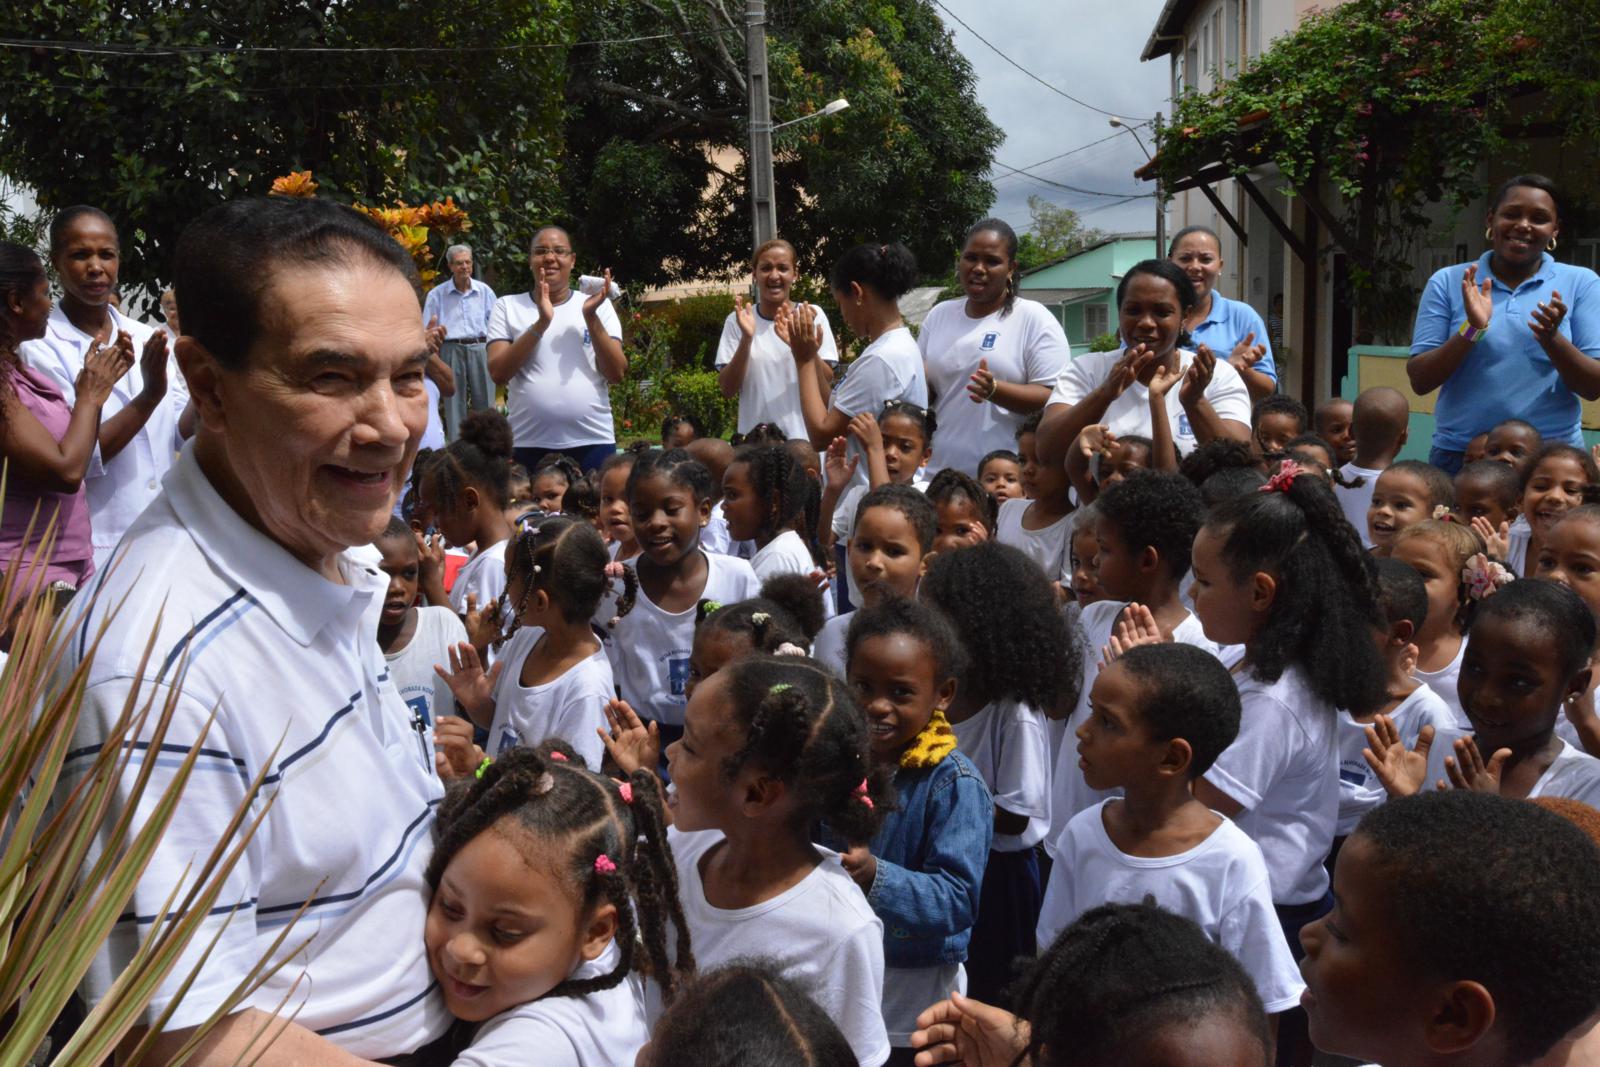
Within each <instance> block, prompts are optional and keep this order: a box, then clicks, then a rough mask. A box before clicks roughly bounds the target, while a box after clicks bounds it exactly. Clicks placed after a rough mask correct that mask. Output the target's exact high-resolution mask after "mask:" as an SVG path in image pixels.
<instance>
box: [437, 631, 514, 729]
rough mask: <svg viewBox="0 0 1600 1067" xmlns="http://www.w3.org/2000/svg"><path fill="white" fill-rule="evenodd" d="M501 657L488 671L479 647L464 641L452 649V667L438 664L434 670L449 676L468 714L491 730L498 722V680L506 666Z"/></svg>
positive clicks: (462, 706) (441, 674)
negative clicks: (495, 698) (496, 694)
mask: <svg viewBox="0 0 1600 1067" xmlns="http://www.w3.org/2000/svg"><path fill="white" fill-rule="evenodd" d="M505 665H506V663H505V660H501V661H500V662H499V663H496V664H495V665H494V666H493V667H491V668H490V669H489V671H488V672H487V673H485V671H484V669H483V660H482V659H481V658H479V656H478V650H477V649H476V648H474V647H473V646H471V645H469V644H467V643H466V642H462V643H461V644H459V645H456V646H455V647H454V648H452V649H450V667H449V669H448V670H446V669H445V668H444V667H443V666H442V665H440V664H437V663H436V664H434V666H433V670H434V673H435V674H437V675H438V676H439V677H441V678H443V679H444V680H445V684H446V685H448V686H449V687H450V693H451V695H452V696H454V697H455V698H456V703H457V704H459V705H461V709H462V710H463V711H465V712H466V713H467V718H469V719H471V720H472V721H473V722H474V723H475V724H476V725H478V726H481V727H483V728H484V729H485V730H487V729H488V728H489V726H490V724H491V723H493V722H494V684H495V682H497V681H499V679H500V672H501V670H503V669H504V668H505Z"/></svg>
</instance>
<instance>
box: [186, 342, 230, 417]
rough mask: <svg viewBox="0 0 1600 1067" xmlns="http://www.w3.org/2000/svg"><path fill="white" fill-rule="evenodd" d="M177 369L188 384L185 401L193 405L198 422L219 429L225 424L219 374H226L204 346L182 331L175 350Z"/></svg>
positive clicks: (225, 415)
mask: <svg viewBox="0 0 1600 1067" xmlns="http://www.w3.org/2000/svg"><path fill="white" fill-rule="evenodd" d="M176 355H177V357H178V369H179V370H180V371H182V372H183V380H184V381H185V382H187V383H188V386H189V402H190V403H191V404H193V405H194V408H195V412H196V413H197V414H198V416H199V418H200V423H201V425H203V426H205V427H206V428H207V429H210V430H220V429H222V428H223V427H224V426H225V425H226V423H227V412H226V411H225V410H224V408H225V405H224V403H223V394H224V389H223V375H225V374H226V373H228V372H227V371H225V370H224V369H223V367H222V364H221V363H220V362H218V360H217V357H216V356H214V355H212V354H211V350H210V349H208V348H206V346H205V345H203V344H201V343H200V342H199V341H197V340H195V339H194V338H193V337H190V336H189V335H188V334H183V335H182V336H180V337H179V338H178V344H177V349H176Z"/></svg>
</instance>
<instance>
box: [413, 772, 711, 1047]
mask: <svg viewBox="0 0 1600 1067" xmlns="http://www.w3.org/2000/svg"><path fill="white" fill-rule="evenodd" d="M664 825H665V820H664V814H663V812H662V810H661V806H660V801H659V799H658V796H657V792H656V788H655V785H654V782H653V780H652V779H651V777H650V775H649V774H648V773H646V772H639V773H638V774H635V775H634V776H633V778H631V779H630V780H628V781H626V782H621V783H618V782H615V781H613V780H611V779H609V778H605V777H602V776H601V775H598V774H595V773H593V772H591V771H589V770H587V769H586V768H585V767H584V765H583V763H582V762H581V761H580V760H579V759H578V757H577V756H576V754H575V753H573V752H572V750H571V749H570V748H567V747H566V746H564V745H561V744H560V743H558V742H549V743H546V744H545V745H542V746H540V747H539V748H537V749H527V748H514V749H511V750H509V751H507V752H504V753H502V754H501V756H500V757H499V758H498V759H496V760H494V761H492V762H490V761H485V764H484V766H483V767H482V768H481V769H480V771H479V772H478V774H477V776H476V777H473V778H466V779H461V780H459V781H457V782H456V783H455V784H454V785H453V787H452V789H451V791H450V792H449V793H448V794H447V795H446V797H445V800H444V803H443V804H442V805H441V806H440V808H439V814H438V822H437V826H436V828H435V834H436V837H437V840H436V843H435V846H434V852H433V857H432V859H431V860H430V861H429V863H428V869H427V881H428V886H429V888H430V889H431V890H432V893H433V898H432V901H431V902H430V904H429V907H428V919H427V926H426V929H425V933H424V941H425V943H426V947H427V954H428V964H429V966H430V967H431V968H432V970H433V975H434V978H435V979H437V980H438V982H439V987H440V990H441V992H442V994H443V996H444V1002H445V1006H446V1007H448V1008H449V1009H450V1011H451V1013H452V1014H454V1015H455V1016H456V1017H457V1018H458V1019H461V1020H462V1021H464V1022H468V1023H474V1024H478V1028H477V1032H476V1034H475V1035H474V1037H473V1039H472V1042H471V1045H470V1047H469V1048H467V1049H466V1050H465V1051H463V1052H462V1053H461V1054H460V1055H459V1056H458V1057H457V1058H456V1060H455V1061H454V1062H455V1067H502V1065H505V1067H510V1065H513V1064H524V1063H527V1062H529V1056H530V1055H536V1057H537V1060H538V1062H539V1064H540V1065H541V1067H602V1065H603V1067H611V1065H613V1064H619V1063H632V1062H633V1059H634V1056H635V1055H636V1054H637V1053H638V1050H639V1048H640V1046H642V1045H643V1044H644V1043H645V1042H646V1041H647V1040H648V1039H649V1031H648V1028H647V1027H646V1025H645V1014H644V1007H643V987H642V982H641V977H642V975H643V974H647V975H648V976H649V977H650V978H652V979H653V980H654V981H655V984H656V985H657V986H658V987H659V988H660V990H661V993H662V995H663V997H665V998H666V999H667V1000H669V1001H670V1000H671V998H672V997H673V995H674V994H675V992H676V990H677V986H678V975H679V974H680V973H687V972H689V971H692V970H693V968H694V956H693V953H692V952H691V950H690V947H689V939H688V932H687V930H688V927H687V925H686V924H685V922H684V920H683V912H682V909H681V907H680V905H679V903H678V893H677V876H676V873H675V869H674V866H673V862H672V853H671V849H670V848H669V847H668V845H667V843H666V835H665V828H664ZM669 922H670V923H671V924H672V925H673V926H675V927H676V929H677V937H676V942H675V945H674V950H673V952H672V953H669V950H668V947H667V924H668V923H669ZM641 952H642V953H643V958H640V953H641ZM674 955H675V957H676V963H675V964H674V963H673V962H670V959H671V957H672V956H674Z"/></svg>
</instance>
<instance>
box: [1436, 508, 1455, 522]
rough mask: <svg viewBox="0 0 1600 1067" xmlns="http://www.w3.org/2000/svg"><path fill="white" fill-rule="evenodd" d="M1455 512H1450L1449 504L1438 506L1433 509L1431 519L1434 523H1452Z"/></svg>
mask: <svg viewBox="0 0 1600 1067" xmlns="http://www.w3.org/2000/svg"><path fill="white" fill-rule="evenodd" d="M1455 517H1456V516H1455V512H1453V511H1451V510H1450V505H1449V504H1440V505H1438V506H1437V507H1435V508H1434V509H1433V518H1434V520H1435V521H1436V522H1454V521H1455Z"/></svg>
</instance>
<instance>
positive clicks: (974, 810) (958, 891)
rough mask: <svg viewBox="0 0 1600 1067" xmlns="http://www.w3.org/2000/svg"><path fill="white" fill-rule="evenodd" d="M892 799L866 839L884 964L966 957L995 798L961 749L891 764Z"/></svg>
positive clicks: (922, 963) (871, 896)
mask: <svg viewBox="0 0 1600 1067" xmlns="http://www.w3.org/2000/svg"><path fill="white" fill-rule="evenodd" d="M894 787H895V792H896V794H897V800H898V806H897V807H896V809H895V810H894V811H892V812H890V813H889V815H888V817H887V818H885V819H884V821H883V826H882V827H881V828H880V829H879V830H878V833H877V836H875V837H874V838H873V839H872V854H873V856H874V857H876V858H877V861H878V873H877V875H876V876H875V877H874V878H873V880H872V888H871V889H869V890H867V901H868V903H870V904H871V905H872V910H873V911H875V912H877V914H878V917H879V918H880V919H882V920H883V961H884V963H885V964H886V965H887V966H889V967H931V966H934V965H936V964H940V963H960V962H961V961H963V960H965V959H966V958H967V942H968V941H969V940H970V939H971V937H972V924H973V923H974V922H976V921H977V919H978V891H979V889H980V887H981V886H982V884H983V868H984V865H985V864H986V863H987V862H988V861H989V840H990V838H991V837H992V836H993V834H994V801H993V800H992V799H991V798H990V796H989V787H988V786H986V785H984V782H983V779H982V778H981V777H979V775H978V770H977V768H976V767H974V766H973V765H972V761H971V760H969V759H967V757H966V756H964V755H962V754H961V752H960V750H956V751H954V752H951V753H950V754H949V755H948V756H946V757H945V758H944V759H942V760H940V761H939V762H938V763H936V764H935V765H933V766H932V767H927V768H919V769H917V770H907V769H905V768H901V769H900V770H898V771H896V772H895V776H894Z"/></svg>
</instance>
